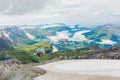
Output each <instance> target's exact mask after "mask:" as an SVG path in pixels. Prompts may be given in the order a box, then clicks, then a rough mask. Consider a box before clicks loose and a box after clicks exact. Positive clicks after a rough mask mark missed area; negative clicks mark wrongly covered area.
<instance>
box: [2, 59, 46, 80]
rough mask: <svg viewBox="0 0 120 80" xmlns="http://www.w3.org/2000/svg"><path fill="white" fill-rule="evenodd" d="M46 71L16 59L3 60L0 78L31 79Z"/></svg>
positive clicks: (13, 79) (6, 79)
mask: <svg viewBox="0 0 120 80" xmlns="http://www.w3.org/2000/svg"><path fill="white" fill-rule="evenodd" d="M45 73H46V71H45V70H43V69H41V68H37V67H34V64H32V63H31V64H21V62H19V61H18V60H15V59H12V60H8V61H5V62H4V64H2V65H1V66H0V80H33V79H34V77H37V76H40V75H43V74H45Z"/></svg>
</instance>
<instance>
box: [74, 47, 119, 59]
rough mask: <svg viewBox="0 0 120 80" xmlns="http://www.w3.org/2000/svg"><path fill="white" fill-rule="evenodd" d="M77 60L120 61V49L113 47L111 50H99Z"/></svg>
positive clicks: (78, 57)
mask: <svg viewBox="0 0 120 80" xmlns="http://www.w3.org/2000/svg"><path fill="white" fill-rule="evenodd" d="M75 58H76V59H120V47H112V48H109V49H97V50H93V51H91V52H89V54H85V55H82V56H77V57H75Z"/></svg>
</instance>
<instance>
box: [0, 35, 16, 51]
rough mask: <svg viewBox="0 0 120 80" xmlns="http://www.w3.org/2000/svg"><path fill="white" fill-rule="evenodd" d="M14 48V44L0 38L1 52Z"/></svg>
mask: <svg viewBox="0 0 120 80" xmlns="http://www.w3.org/2000/svg"><path fill="white" fill-rule="evenodd" d="M13 49H14V48H13V46H12V43H11V42H10V41H9V40H8V39H6V38H4V37H0V51H1V50H13Z"/></svg>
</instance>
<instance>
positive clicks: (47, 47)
mask: <svg viewBox="0 0 120 80" xmlns="http://www.w3.org/2000/svg"><path fill="white" fill-rule="evenodd" d="M39 47H41V48H44V49H45V51H46V52H47V51H50V50H51V45H50V43H48V42H45V43H37V44H34V45H29V46H25V47H21V48H17V49H18V50H24V51H27V52H30V53H31V52H32V53H34V52H35V51H36V49H37V48H39Z"/></svg>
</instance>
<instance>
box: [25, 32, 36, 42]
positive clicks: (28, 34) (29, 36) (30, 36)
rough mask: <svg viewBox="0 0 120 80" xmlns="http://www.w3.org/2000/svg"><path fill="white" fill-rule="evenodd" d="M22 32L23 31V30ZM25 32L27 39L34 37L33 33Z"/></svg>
mask: <svg viewBox="0 0 120 80" xmlns="http://www.w3.org/2000/svg"><path fill="white" fill-rule="evenodd" d="M24 32H25V31H24ZM25 34H26V36H27V37H28V38H29V39H31V40H33V39H35V37H34V36H33V35H31V34H30V33H28V32H25Z"/></svg>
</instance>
